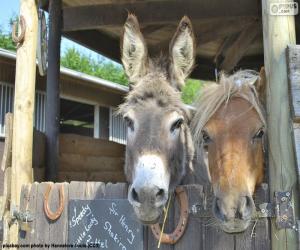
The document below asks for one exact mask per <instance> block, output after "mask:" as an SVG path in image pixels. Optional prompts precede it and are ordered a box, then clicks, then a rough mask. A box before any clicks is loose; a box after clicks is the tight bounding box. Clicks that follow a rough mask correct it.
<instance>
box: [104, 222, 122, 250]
mask: <svg viewBox="0 0 300 250" xmlns="http://www.w3.org/2000/svg"><path fill="white" fill-rule="evenodd" d="M103 228H104V230H105V231H107V233H108V235H109V236H110V237H111V238H112V239H113V241H114V242H115V243H116V244H117V246H118V247H119V248H120V249H122V250H126V246H125V245H124V244H123V243H122V241H121V240H122V239H121V238H120V237H119V236H118V234H117V233H114V232H113V231H112V225H111V224H110V222H109V221H106V222H105V223H104V226H103Z"/></svg>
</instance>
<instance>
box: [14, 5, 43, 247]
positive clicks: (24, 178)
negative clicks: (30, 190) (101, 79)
mask: <svg viewBox="0 0 300 250" xmlns="http://www.w3.org/2000/svg"><path fill="white" fill-rule="evenodd" d="M20 15H21V16H23V17H24V19H25V22H26V32H25V37H24V41H23V43H22V44H19V47H18V49H17V62H16V78H15V93H14V95H15V97H14V98H15V99H14V119H13V142H12V182H11V209H12V210H13V209H19V204H20V194H21V187H22V185H23V184H26V183H30V182H32V175H33V174H32V144H33V121H34V115H33V114H34V106H35V105H34V102H35V77H36V74H35V73H36V47H37V46H36V45H37V39H36V38H37V22H38V19H37V6H36V1H34V0H22V1H20ZM17 240H18V226H17V224H14V225H13V226H11V227H10V241H11V242H12V243H17Z"/></svg>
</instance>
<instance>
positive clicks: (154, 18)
mask: <svg viewBox="0 0 300 250" xmlns="http://www.w3.org/2000/svg"><path fill="white" fill-rule="evenodd" d="M228 6H234V8H233V7H232V8H229V7H228ZM224 9H226V11H224ZM165 10H168V11H165ZM128 12H130V13H135V14H136V15H137V16H138V17H139V20H140V23H141V24H143V25H144V24H153V23H165V22H177V21H178V20H180V18H182V16H184V15H188V16H189V17H190V18H191V19H192V20H199V19H208V18H214V17H220V16H222V17H241V16H257V15H258V13H257V6H256V5H255V4H253V2H252V1H243V3H241V2H240V1H237V0H230V1H226V3H225V2H219V1H201V2H190V1H171V2H169V1H152V2H139V1H137V2H134V3H124V4H102V5H90V6H79V7H67V8H64V14H63V18H64V26H63V30H64V31H77V30H92V29H97V28H99V27H101V26H105V25H106V26H107V25H122V24H123V23H124V20H125V19H126V17H127V13H128ZM111 13H114V15H111Z"/></svg>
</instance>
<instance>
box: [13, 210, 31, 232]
mask: <svg viewBox="0 0 300 250" xmlns="http://www.w3.org/2000/svg"><path fill="white" fill-rule="evenodd" d="M33 220H34V216H33V215H32V214H31V213H30V211H28V210H26V211H25V212H20V211H18V210H17V209H14V210H13V211H12V216H11V221H10V222H9V224H10V225H12V224H13V223H15V222H18V223H19V225H20V230H21V231H24V232H29V231H30V230H31V226H30V224H29V223H30V222H33Z"/></svg>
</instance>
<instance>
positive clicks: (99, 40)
mask: <svg viewBox="0 0 300 250" xmlns="http://www.w3.org/2000/svg"><path fill="white" fill-rule="evenodd" d="M64 36H66V37H67V38H69V39H71V40H73V41H75V42H77V43H79V44H82V45H83V46H85V47H88V48H89V49H91V50H94V51H96V52H99V53H101V55H103V56H106V57H109V58H110V59H112V60H114V61H116V62H120V42H119V39H114V38H111V37H109V36H108V35H105V34H103V33H102V32H99V31H95V30H86V31H75V32H64Z"/></svg>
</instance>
